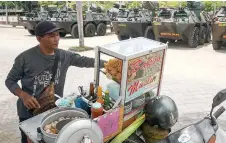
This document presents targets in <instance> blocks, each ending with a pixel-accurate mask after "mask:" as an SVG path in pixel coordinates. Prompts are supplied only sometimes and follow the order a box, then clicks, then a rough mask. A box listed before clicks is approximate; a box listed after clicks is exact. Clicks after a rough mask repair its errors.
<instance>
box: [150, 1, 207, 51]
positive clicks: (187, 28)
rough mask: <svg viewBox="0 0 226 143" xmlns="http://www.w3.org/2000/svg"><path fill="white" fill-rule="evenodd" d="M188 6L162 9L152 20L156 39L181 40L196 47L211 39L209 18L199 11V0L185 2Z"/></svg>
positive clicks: (164, 40) (163, 40)
mask: <svg viewBox="0 0 226 143" xmlns="http://www.w3.org/2000/svg"><path fill="white" fill-rule="evenodd" d="M187 3H188V8H178V9H163V10H161V11H160V12H159V15H158V17H157V18H155V19H154V21H153V29H154V34H155V38H156V40H159V41H162V42H166V41H168V40H170V41H174V40H175V41H177V40H182V41H186V42H188V46H189V47H192V48H196V47H197V46H198V45H199V44H200V45H203V44H204V43H205V42H207V43H209V42H210V40H211V19H210V17H209V16H208V13H205V12H201V4H200V3H199V2H187Z"/></svg>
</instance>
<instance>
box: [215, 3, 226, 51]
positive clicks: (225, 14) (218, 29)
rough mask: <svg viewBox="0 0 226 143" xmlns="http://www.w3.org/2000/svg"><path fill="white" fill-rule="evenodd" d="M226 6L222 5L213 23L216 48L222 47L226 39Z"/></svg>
mask: <svg viewBox="0 0 226 143" xmlns="http://www.w3.org/2000/svg"><path fill="white" fill-rule="evenodd" d="M225 31H226V7H221V8H220V10H219V11H218V12H217V13H216V14H215V16H214V18H213V23H212V45H213V49H214V50H219V49H221V47H222V45H223V43H225V41H226V32H225Z"/></svg>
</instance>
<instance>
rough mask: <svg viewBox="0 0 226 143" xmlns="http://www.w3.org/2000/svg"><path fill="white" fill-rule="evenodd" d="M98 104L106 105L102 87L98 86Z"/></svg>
mask: <svg viewBox="0 0 226 143" xmlns="http://www.w3.org/2000/svg"><path fill="white" fill-rule="evenodd" d="M97 102H99V103H100V104H101V105H103V104H104V100H103V95H102V87H100V86H98V88H97Z"/></svg>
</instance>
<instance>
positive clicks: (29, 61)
mask: <svg viewBox="0 0 226 143" xmlns="http://www.w3.org/2000/svg"><path fill="white" fill-rule="evenodd" d="M58 31H59V28H57V27H56V26H55V25H54V24H53V23H51V22H49V21H42V22H40V23H39V24H38V25H37V26H36V29H35V34H36V38H37V40H38V42H39V45H37V46H35V47H32V48H30V49H28V50H26V51H24V52H22V53H21V54H19V55H18V56H17V57H16V59H15V62H14V65H13V67H12V69H11V70H10V72H9V74H8V76H7V79H6V81H5V84H6V86H7V88H8V89H9V90H10V91H11V92H12V93H13V94H14V95H16V96H18V97H19V99H18V101H17V112H18V116H19V121H20V122H22V121H24V120H27V119H29V118H31V117H32V116H33V115H32V113H30V112H29V111H28V110H29V109H34V108H39V107H40V105H39V103H38V101H37V100H36V98H35V97H36V96H38V95H40V94H41V92H42V91H43V89H44V88H45V87H46V86H47V85H48V84H49V82H50V79H51V76H52V67H53V65H54V59H55V51H56V50H58V53H59V55H60V56H59V57H60V58H59V62H58V68H57V74H56V76H55V93H56V94H58V95H59V96H61V97H62V96H63V90H64V83H65V77H66V72H67V70H68V67H69V66H71V65H72V66H77V67H87V68H89V67H94V61H95V60H94V59H93V58H88V57H84V56H80V55H78V54H76V53H73V52H69V51H65V50H62V49H58V44H59V32H58ZM100 66H101V67H103V61H101V63H100ZM19 80H21V84H22V88H20V87H19V85H18V84H17V82H18V81H19ZM21 135H22V139H21V141H22V143H27V137H26V135H25V134H24V133H23V132H22V131H21Z"/></svg>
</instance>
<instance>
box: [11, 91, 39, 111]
mask: <svg viewBox="0 0 226 143" xmlns="http://www.w3.org/2000/svg"><path fill="white" fill-rule="evenodd" d="M15 94H16V95H17V96H18V97H19V98H20V99H22V101H23V103H24V106H26V107H27V108H28V109H35V108H40V105H39V103H38V101H37V100H36V99H35V98H34V97H33V96H31V95H29V94H28V93H27V92H24V91H23V90H22V89H20V88H17V89H16V90H15Z"/></svg>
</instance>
